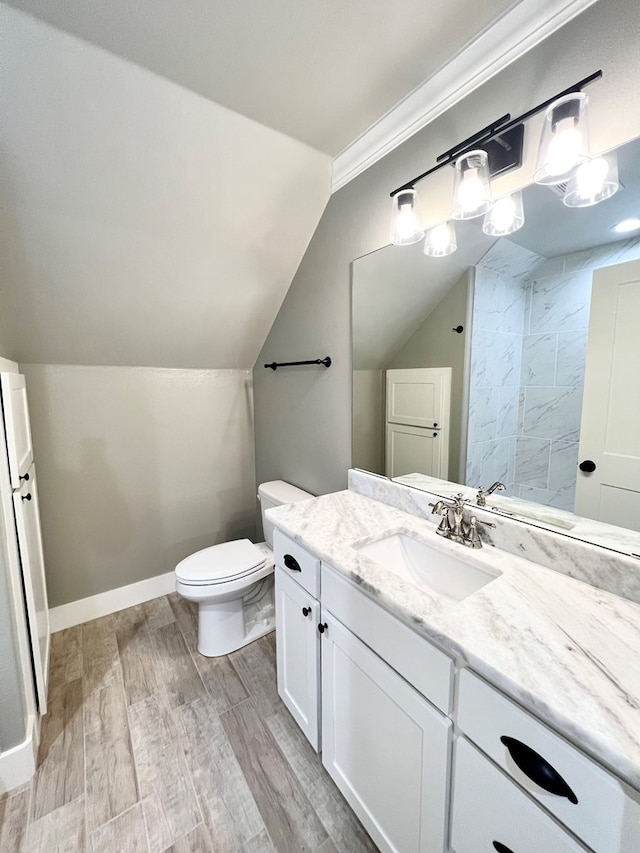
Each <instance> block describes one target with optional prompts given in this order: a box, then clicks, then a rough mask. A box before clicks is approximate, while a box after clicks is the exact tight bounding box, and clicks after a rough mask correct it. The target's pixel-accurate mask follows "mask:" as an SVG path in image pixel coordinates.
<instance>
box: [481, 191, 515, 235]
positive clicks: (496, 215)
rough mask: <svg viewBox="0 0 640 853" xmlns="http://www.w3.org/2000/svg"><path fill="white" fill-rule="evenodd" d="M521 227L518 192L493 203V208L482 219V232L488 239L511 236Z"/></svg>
mask: <svg viewBox="0 0 640 853" xmlns="http://www.w3.org/2000/svg"><path fill="white" fill-rule="evenodd" d="M523 225H524V208H523V206H522V193H521V192H520V190H518V191H517V192H515V193H511V195H507V196H504V198H499V199H498V200H497V201H494V203H493V207H492V208H491V210H490V211H489V212H488V213H487V214H486V215H485V217H484V222H483V223H482V230H483V232H484V233H485V234H488V235H489V236H490V237H505V236H506V235H507V234H513V233H514V232H515V231H517V230H518V229H519V228H522V226H523Z"/></svg>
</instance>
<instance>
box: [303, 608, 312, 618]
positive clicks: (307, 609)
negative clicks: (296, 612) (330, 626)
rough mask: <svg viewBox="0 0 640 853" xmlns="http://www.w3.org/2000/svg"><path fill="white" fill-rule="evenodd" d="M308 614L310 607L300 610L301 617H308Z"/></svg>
mask: <svg viewBox="0 0 640 853" xmlns="http://www.w3.org/2000/svg"><path fill="white" fill-rule="evenodd" d="M310 613H311V608H310V607H303V608H302V615H303V616H308V615H309V614H310Z"/></svg>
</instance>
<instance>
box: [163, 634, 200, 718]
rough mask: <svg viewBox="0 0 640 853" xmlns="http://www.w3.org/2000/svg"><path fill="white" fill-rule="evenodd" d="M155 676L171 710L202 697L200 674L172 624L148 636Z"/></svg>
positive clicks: (181, 637) (182, 639) (180, 635)
mask: <svg viewBox="0 0 640 853" xmlns="http://www.w3.org/2000/svg"><path fill="white" fill-rule="evenodd" d="M151 636H152V640H153V643H154V647H155V651H156V660H157V662H158V667H159V669H158V675H159V678H160V679H161V681H162V684H163V688H164V689H165V691H166V693H167V697H168V700H169V704H170V705H171V707H172V708H177V707H178V706H179V705H184V704H186V703H187V702H192V701H193V700H194V699H199V698H200V697H203V696H206V695H207V692H206V690H205V686H204V684H203V683H202V679H201V678H200V673H199V672H198V670H197V669H196V666H195V664H194V662H193V658H192V657H191V652H190V651H189V649H188V648H187V646H186V644H185V641H184V638H183V636H182V633H181V631H180V629H179V628H178V626H177V625H176V623H175V622H171V623H170V624H168V625H164V626H162V627H161V628H158V629H157V630H156V631H153V633H152V635H151Z"/></svg>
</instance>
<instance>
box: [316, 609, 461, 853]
mask: <svg viewBox="0 0 640 853" xmlns="http://www.w3.org/2000/svg"><path fill="white" fill-rule="evenodd" d="M322 619H323V623H324V624H323V627H324V626H326V627H325V630H324V632H323V635H322V744H323V752H322V763H323V764H324V766H325V767H326V768H327V770H328V772H329V774H330V775H331V777H332V778H333V780H334V782H335V783H336V784H337V786H338V788H339V789H340V791H341V792H342V794H343V795H344V797H345V799H346V800H347V802H348V803H349V805H350V806H351V808H352V809H353V810H354V812H355V813H356V814H357V816H358V817H359V818H360V820H361V821H362V823H363V825H364V826H365V828H366V829H367V831H368V832H369V834H370V835H371V837H372V838H373V840H374V841H375V843H376V844H377V845H378V847H379V848H380V850H382V851H385V853H392V852H393V853H442V851H443V850H444V842H445V827H446V802H447V787H448V781H447V780H448V774H449V744H450V731H451V721H450V720H449V719H448V718H447V717H445V716H444V714H441V713H440V712H439V711H437V710H436V709H435V708H434V707H433V706H432V705H431V704H430V703H429V702H427V700H426V699H424V697H423V696H421V695H420V694H419V693H418V692H417V691H416V690H414V689H413V687H411V686H410V685H409V684H408V683H407V682H406V681H405V680H404V679H403V678H401V676H399V675H398V673H397V672H395V670H393V669H392V668H391V667H390V666H389V665H388V664H386V663H385V662H384V661H383V660H382V659H381V658H379V657H378V655H376V654H375V653H374V652H373V651H371V649H370V648H369V647H368V646H365V644H364V643H362V642H361V641H360V640H358V639H357V638H356V637H355V636H354V634H352V633H351V631H349V630H347V628H345V626H344V625H342V624H341V623H340V622H338V620H337V619H335V618H334V617H333V616H332V615H331V614H330V613H329V612H328V611H325V610H323V612H322Z"/></svg>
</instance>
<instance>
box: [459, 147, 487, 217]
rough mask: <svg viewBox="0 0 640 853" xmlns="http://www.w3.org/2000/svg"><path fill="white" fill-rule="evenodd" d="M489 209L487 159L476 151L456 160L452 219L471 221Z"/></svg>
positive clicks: (482, 152)
mask: <svg viewBox="0 0 640 853" xmlns="http://www.w3.org/2000/svg"><path fill="white" fill-rule="evenodd" d="M490 207H491V185H490V177H489V157H488V155H487V152H486V151H483V150H482V149H477V150H476V151H469V153H468V154H461V155H460V157H458V159H457V160H456V164H455V173H454V186H453V205H452V209H451V216H452V218H453V219H473V218H474V217H475V216H480V215H481V214H483V213H486V212H487V210H489V208H490Z"/></svg>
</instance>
